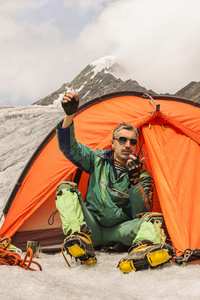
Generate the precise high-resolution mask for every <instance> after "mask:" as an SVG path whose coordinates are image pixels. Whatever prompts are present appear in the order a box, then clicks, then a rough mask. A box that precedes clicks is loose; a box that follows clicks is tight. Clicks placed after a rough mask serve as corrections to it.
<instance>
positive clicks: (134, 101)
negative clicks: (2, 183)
mask: <svg viewBox="0 0 200 300" xmlns="http://www.w3.org/2000/svg"><path fill="white" fill-rule="evenodd" d="M58 121H59V120H58ZM121 122H126V123H130V124H132V125H134V126H136V127H138V128H139V130H140V141H141V143H143V147H142V155H143V156H144V157H145V158H146V167H148V169H149V171H150V172H151V174H152V176H153V179H154V182H155V188H156V192H155V196H154V208H153V211H159V212H160V211H161V212H162V213H163V215H164V219H165V223H166V227H167V230H168V233H169V235H170V238H171V240H172V243H173V246H174V248H175V250H176V253H177V255H181V254H183V252H184V250H185V249H186V248H190V249H196V248H200V218H199V215H200V201H199V200H200V184H199V183H200V172H199V170H200V105H199V104H198V103H194V102H191V101H187V100H184V99H179V98H173V97H168V96H154V98H152V97H151V96H149V95H147V94H144V95H143V94H142V93H138V92H137V93H134V92H121V93H114V94H109V95H105V96H102V97H100V98H97V99H94V100H92V101H90V102H88V103H86V104H85V105H83V106H81V107H80V108H79V110H78V112H77V114H76V116H75V118H74V123H75V129H76V137H77V139H78V140H79V141H80V142H81V143H83V144H85V145H88V146H90V147H91V148H93V149H97V148H99V149H108V148H109V147H110V143H111V138H112V131H113V129H114V128H115V127H116V126H117V125H118V124H119V123H121ZM63 180H71V181H76V182H77V183H78V184H79V190H80V191H81V192H82V195H83V197H84V194H85V191H86V186H87V180H88V175H87V174H85V173H81V172H80V170H78V169H77V167H75V166H74V165H72V164H71V163H70V162H69V161H68V160H67V159H66V158H65V157H64V156H63V154H62V153H61V152H60V151H59V149H58V146H57V139H56V136H55V129H54V130H52V132H50V134H49V135H48V136H47V137H46V139H45V140H44V142H43V143H42V144H41V145H40V147H39V148H38V149H37V151H36V153H35V154H34V155H33V157H32V158H31V159H30V161H29V163H28V164H27V166H26V167H25V169H24V171H23V172H22V174H21V176H20V178H19V179H18V181H17V183H16V185H15V187H14V189H13V191H12V193H11V195H10V197H9V199H8V202H7V204H6V206H5V208H4V215H5V221H4V223H3V225H2V227H1V229H0V236H1V237H8V236H9V237H12V242H13V243H14V244H15V245H16V246H18V247H20V248H21V249H25V248H26V242H27V240H38V241H40V243H41V246H42V248H43V249H44V250H55V249H56V248H60V245H61V243H62V242H63V238H64V236H63V233H62V229H61V221H60V217H59V214H56V215H55V216H54V218H51V220H52V219H54V220H53V222H52V223H53V224H52V225H50V222H49V217H50V216H51V214H52V213H53V212H54V211H55V210H56V206H55V195H56V187H57V185H58V184H59V183H60V182H61V181H63Z"/></svg>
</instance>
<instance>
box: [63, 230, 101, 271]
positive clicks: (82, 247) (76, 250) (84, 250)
mask: <svg viewBox="0 0 200 300" xmlns="http://www.w3.org/2000/svg"><path fill="white" fill-rule="evenodd" d="M61 250H62V253H63V256H64V258H65V260H66V262H67V264H68V266H69V267H70V264H69V262H68V260H67V259H66V256H65V255H64V251H63V250H66V252H67V254H69V255H70V256H71V257H75V259H76V260H77V259H79V260H80V261H81V263H82V264H86V265H91V264H94V263H96V261H97V260H96V257H95V251H94V248H93V244H92V241H91V239H90V237H89V236H88V235H87V234H86V233H83V232H79V233H73V234H70V235H69V236H67V237H66V238H65V240H64V243H63V245H62V249H61Z"/></svg>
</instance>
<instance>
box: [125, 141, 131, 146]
mask: <svg viewBox="0 0 200 300" xmlns="http://www.w3.org/2000/svg"><path fill="white" fill-rule="evenodd" d="M125 146H126V147H129V148H130V146H131V143H130V140H127V141H126V143H125Z"/></svg>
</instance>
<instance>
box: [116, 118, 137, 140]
mask: <svg viewBox="0 0 200 300" xmlns="http://www.w3.org/2000/svg"><path fill="white" fill-rule="evenodd" d="M122 129H126V130H130V131H133V132H135V134H136V138H138V136H139V132H138V130H137V128H135V127H134V126H132V125H131V124H126V123H124V122H123V123H121V124H119V126H117V127H116V128H115V129H114V131H113V139H114V138H116V136H117V133H118V132H119V131H120V130H122Z"/></svg>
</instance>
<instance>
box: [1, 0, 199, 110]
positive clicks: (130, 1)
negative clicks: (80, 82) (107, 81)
mask: <svg viewBox="0 0 200 300" xmlns="http://www.w3.org/2000/svg"><path fill="white" fill-rule="evenodd" d="M199 11H200V1H199V0H167V1H166V0H95V1H94V0H57V1H55V0H17V1H15V0H1V1H0V12H1V18H0V104H4V105H5V104H8V105H29V104H32V103H33V102H36V101H38V100H40V99H42V98H43V97H45V96H47V95H49V94H51V93H52V92H54V91H55V90H57V89H58V88H60V87H61V86H62V84H64V83H67V82H71V81H72V80H73V79H74V78H75V77H76V76H77V75H78V74H79V73H80V71H82V70H83V69H84V68H85V67H86V66H87V65H88V64H90V63H92V62H93V61H96V60H98V59H100V58H102V57H104V56H107V55H112V56H114V57H115V58H116V59H117V61H118V62H119V63H120V64H122V66H123V67H124V69H125V70H126V75H124V74H123V75H124V77H123V79H128V78H131V79H133V80H136V81H137V82H138V83H139V84H140V85H142V86H144V87H145V88H147V89H153V90H154V91H155V92H157V93H167V92H168V93H175V92H177V91H178V90H180V89H181V88H183V87H184V86H186V85H187V84H189V83H190V82H191V81H197V82H199V81H200V60H199V53H200V18H199Z"/></svg>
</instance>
